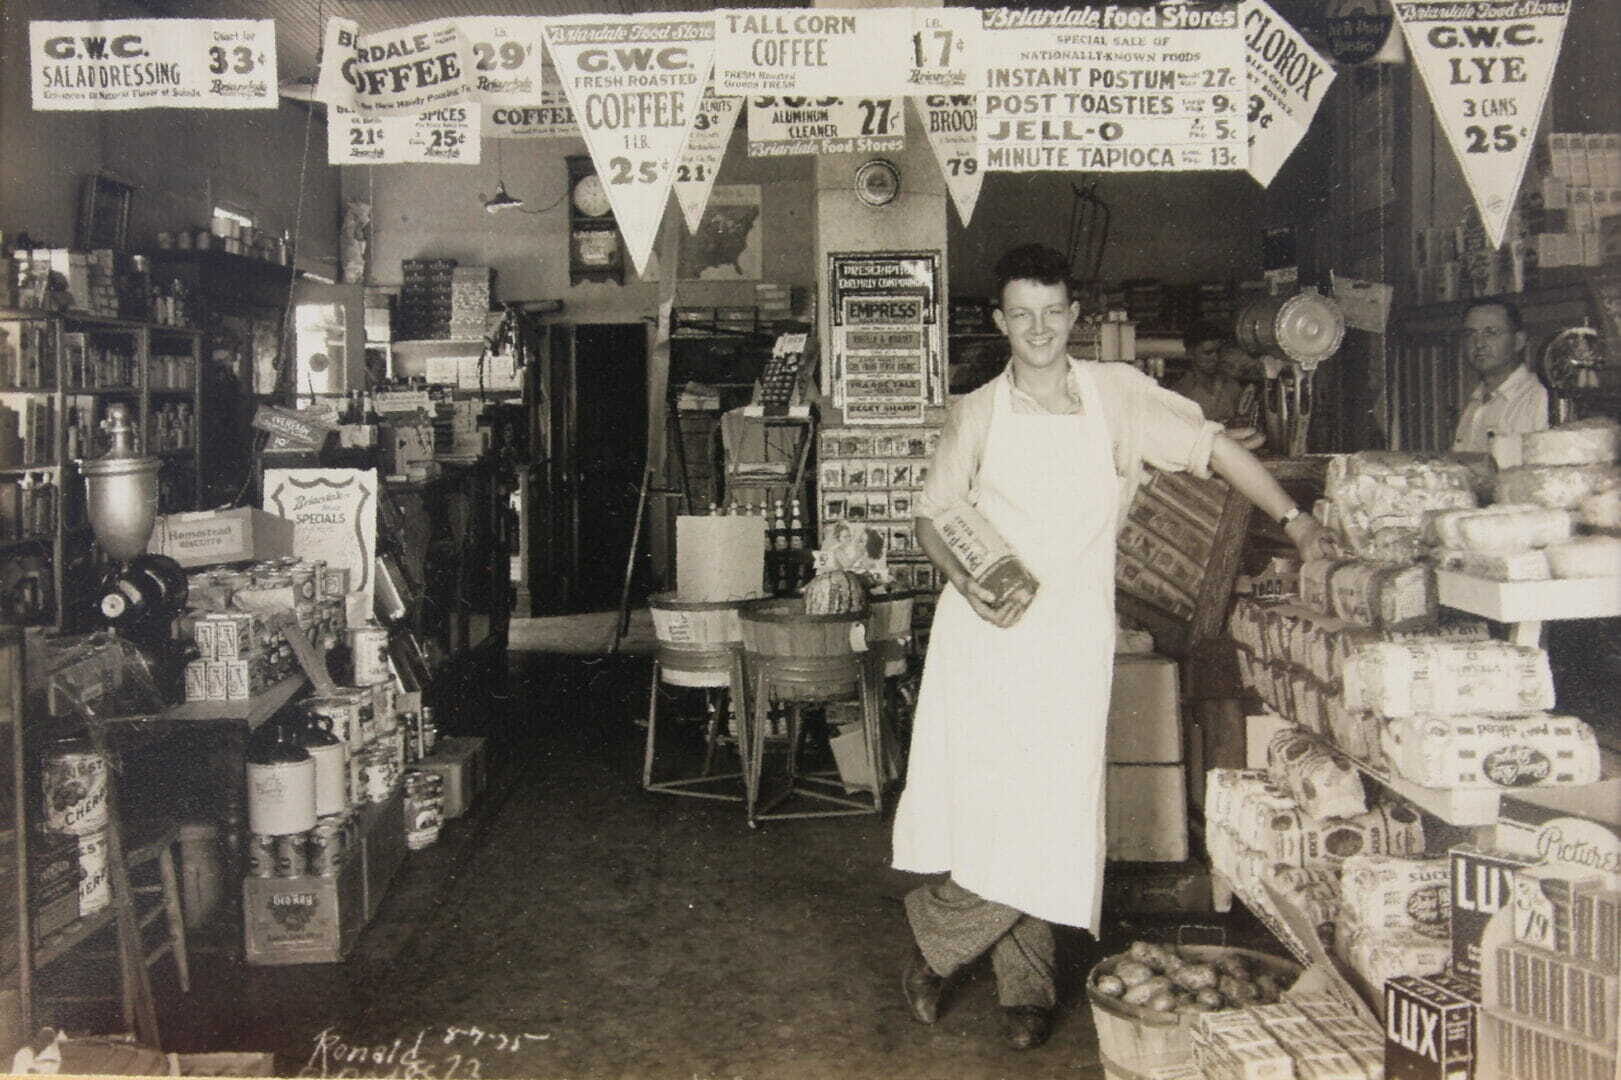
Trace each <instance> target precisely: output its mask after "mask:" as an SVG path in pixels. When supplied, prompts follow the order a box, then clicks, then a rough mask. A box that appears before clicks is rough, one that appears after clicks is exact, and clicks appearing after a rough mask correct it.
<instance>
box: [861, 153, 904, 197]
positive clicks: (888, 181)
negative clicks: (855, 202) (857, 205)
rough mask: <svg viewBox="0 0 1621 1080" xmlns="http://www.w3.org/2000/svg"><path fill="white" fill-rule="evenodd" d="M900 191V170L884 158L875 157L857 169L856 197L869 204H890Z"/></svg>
mask: <svg viewBox="0 0 1621 1080" xmlns="http://www.w3.org/2000/svg"><path fill="white" fill-rule="evenodd" d="M900 193H901V173H900V170H899V169H897V168H895V166H894V165H892V164H891V163H889V162H887V161H885V160H884V159H883V158H873V159H872V160H871V161H869V162H866V163H865V164H863V165H862V166H861V167H860V168H858V169H857V170H856V198H858V199H860V200H861V201H862V202H864V203H866V204H867V205H868V206H888V205H889V204H890V203H892V202H894V201H895V199H896V197H897V196H899V195H900Z"/></svg>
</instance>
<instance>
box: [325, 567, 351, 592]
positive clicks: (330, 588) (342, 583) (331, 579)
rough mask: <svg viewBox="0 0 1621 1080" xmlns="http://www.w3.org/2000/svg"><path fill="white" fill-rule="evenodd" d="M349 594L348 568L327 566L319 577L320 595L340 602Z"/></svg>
mask: <svg viewBox="0 0 1621 1080" xmlns="http://www.w3.org/2000/svg"><path fill="white" fill-rule="evenodd" d="M348 592H349V568H348V567H347V566H329V567H327V568H326V573H324V574H322V575H321V595H322V596H327V597H331V598H332V599H334V600H342V599H343V598H344V596H346V595H347V594H348Z"/></svg>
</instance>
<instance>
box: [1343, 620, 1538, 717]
mask: <svg viewBox="0 0 1621 1080" xmlns="http://www.w3.org/2000/svg"><path fill="white" fill-rule="evenodd" d="M1343 684H1344V686H1343V691H1344V695H1345V704H1346V707H1347V708H1350V709H1367V710H1369V711H1371V712H1376V713H1378V714H1379V715H1380V716H1415V715H1418V714H1422V713H1432V714H1435V715H1451V714H1455V713H1515V714H1519V713H1527V712H1540V711H1545V710H1547V709H1551V708H1553V704H1554V693H1553V674H1552V672H1551V671H1550V670H1549V667H1548V654H1547V653H1545V652H1543V651H1542V650H1541V649H1533V648H1528V647H1526V646H1521V645H1510V644H1508V643H1507V642H1502V641H1443V640H1433V639H1431V640H1417V641H1398V642H1377V643H1375V644H1372V645H1363V646H1361V647H1360V648H1358V649H1357V650H1356V651H1355V652H1354V653H1352V654H1351V656H1350V657H1349V658H1348V660H1347V662H1346V666H1345V675H1344V679H1343Z"/></svg>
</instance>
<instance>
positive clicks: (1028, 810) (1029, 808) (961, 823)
mask: <svg viewBox="0 0 1621 1080" xmlns="http://www.w3.org/2000/svg"><path fill="white" fill-rule="evenodd" d="M1077 376H1078V385H1079V388H1080V391H1081V404H1082V411H1081V412H1080V413H1078V414H1071V415H1064V416H1060V415H1053V414H1035V415H1025V414H1019V415H1014V413H1013V409H1012V401H1011V389H1010V387H1009V385H1008V382H1007V380H1006V379H1003V380H999V381H998V383H997V388H996V391H995V395H996V396H995V403H994V405H993V407H992V412H991V427H990V434H989V436H988V438H987V440H986V446H985V452H984V456H983V459H982V461H981V464H980V470H979V503H978V509H979V512H980V513H982V514H984V515H985V517H986V518H987V519H988V520H989V521H990V522H991V524H993V525H994V526H996V528H997V530H998V531H999V532H1000V533H1001V534H1002V535H1003V537H1005V538H1006V539H1007V541H1008V543H1010V544H1011V545H1012V546H1013V549H1014V550H1015V551H1017V552H1018V553H1019V555H1020V557H1021V558H1023V559H1024V560H1025V563H1026V565H1027V566H1029V567H1030V569H1031V571H1032V572H1033V573H1034V574H1035V576H1036V578H1037V580H1038V581H1039V582H1040V583H1041V585H1040V589H1039V590H1038V591H1037V593H1036V598H1035V600H1034V601H1033V602H1032V603H1031V604H1030V607H1029V608H1028V609H1027V610H1026V611H1025V613H1024V617H1023V618H1021V619H1020V620H1019V621H1018V622H1017V623H1015V624H1014V625H1013V626H1011V627H1009V628H1007V629H1005V630H1002V629H998V628H996V627H994V626H992V625H991V624H990V623H988V622H986V621H984V620H983V619H981V618H980V617H979V616H978V615H976V614H974V611H973V609H972V608H970V607H969V606H968V601H967V600H965V599H964V598H963V597H962V595H961V594H960V593H958V592H957V591H956V590H955V589H952V588H947V589H946V590H945V592H944V593H943V594H942V595H941V597H940V603H939V606H938V608H937V609H936V611H935V616H934V625H933V630H932V634H931V637H930V641H929V652H928V659H927V661H926V663H925V666H924V671H923V686H922V689H921V692H920V694H919V698H918V705H917V715H916V718H915V720H914V723H913V728H912V746H911V752H910V755H909V757H908V764H907V780H906V790H905V791H904V792H903V793H902V795H901V801H900V806H899V807H898V808H897V810H896V812H895V835H894V841H895V849H894V866H895V867H896V868H897V869H900V870H912V871H916V872H919V873H937V872H939V871H942V870H949V871H950V872H951V876H952V878H953V880H955V881H956V882H957V883H958V884H959V885H962V886H963V887H964V888H966V889H970V890H972V891H973V892H975V893H978V894H979V895H980V896H982V897H984V898H986V899H988V900H995V901H997V902H999V903H1003V904H1007V905H1008V906H1009V907H1013V908H1016V909H1018V910H1019V911H1022V912H1024V913H1026V914H1028V915H1034V916H1036V917H1038V918H1042V919H1046V920H1048V921H1049V922H1057V923H1063V924H1066V925H1069V926H1079V927H1083V928H1087V929H1091V928H1094V927H1096V926H1097V925H1098V922H1099V916H1100V909H1101V906H1102V897H1103V858H1104V838H1103V816H1104V804H1103V799H1104V782H1103V779H1104V756H1105V754H1104V735H1105V728H1106V725H1107V722H1108V710H1109V684H1110V680H1111V679H1112V677H1113V673H1114V551H1115V533H1114V524H1115V506H1116V503H1117V502H1118V501H1119V495H1118V491H1117V485H1116V483H1115V472H1114V455H1113V453H1112V451H1111V447H1110V441H1109V434H1108V429H1107V426H1106V425H1105V422H1104V419H1103V416H1102V411H1101V408H1102V407H1101V403H1100V401H1099V398H1098V392H1097V385H1096V383H1095V382H1094V381H1093V378H1092V373H1091V372H1090V371H1088V370H1087V369H1086V367H1085V366H1084V365H1081V366H1079V367H1078V368H1077Z"/></svg>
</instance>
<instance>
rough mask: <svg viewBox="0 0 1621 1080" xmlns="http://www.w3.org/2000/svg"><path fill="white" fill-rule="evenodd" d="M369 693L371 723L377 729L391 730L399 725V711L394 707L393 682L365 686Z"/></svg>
mask: <svg viewBox="0 0 1621 1080" xmlns="http://www.w3.org/2000/svg"><path fill="white" fill-rule="evenodd" d="M367 689H368V690H369V691H370V693H371V715H372V724H373V726H374V727H375V728H376V729H377V730H378V731H392V730H393V729H394V728H396V727H398V726H399V722H400V719H399V712H398V711H397V710H396V709H395V708H394V684H393V683H386V682H380V683H377V684H376V685H375V686H371V687H368V688H367Z"/></svg>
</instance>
